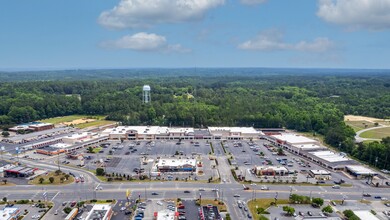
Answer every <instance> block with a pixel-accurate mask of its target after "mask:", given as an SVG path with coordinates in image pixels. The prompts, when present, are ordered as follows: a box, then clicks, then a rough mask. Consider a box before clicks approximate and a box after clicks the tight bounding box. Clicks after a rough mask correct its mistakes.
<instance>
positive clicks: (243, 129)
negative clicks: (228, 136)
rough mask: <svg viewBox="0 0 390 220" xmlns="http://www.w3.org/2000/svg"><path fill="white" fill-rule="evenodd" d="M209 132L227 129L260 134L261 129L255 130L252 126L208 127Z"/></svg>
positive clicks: (235, 131)
mask: <svg viewBox="0 0 390 220" xmlns="http://www.w3.org/2000/svg"><path fill="white" fill-rule="evenodd" d="M208 129H209V131H210V132H217V131H228V132H234V133H243V134H262V132H261V131H256V129H254V128H253V127H208Z"/></svg>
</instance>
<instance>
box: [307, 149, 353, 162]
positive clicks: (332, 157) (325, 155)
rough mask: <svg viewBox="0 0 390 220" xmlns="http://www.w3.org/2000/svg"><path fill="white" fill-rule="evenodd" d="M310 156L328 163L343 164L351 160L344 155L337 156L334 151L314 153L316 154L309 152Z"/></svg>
mask: <svg viewBox="0 0 390 220" xmlns="http://www.w3.org/2000/svg"><path fill="white" fill-rule="evenodd" d="M309 153H310V154H312V155H314V156H316V157H318V158H320V159H322V160H325V161H328V162H331V163H333V162H341V161H349V160H351V159H349V158H348V157H346V156H344V155H342V154H336V153H334V152H332V151H328V150H326V151H314V152H309Z"/></svg>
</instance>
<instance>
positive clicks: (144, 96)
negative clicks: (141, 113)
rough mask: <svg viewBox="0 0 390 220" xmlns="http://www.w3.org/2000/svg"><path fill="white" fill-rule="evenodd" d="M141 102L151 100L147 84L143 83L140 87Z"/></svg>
mask: <svg viewBox="0 0 390 220" xmlns="http://www.w3.org/2000/svg"><path fill="white" fill-rule="evenodd" d="M142 102H143V103H149V102H151V99H150V86H149V85H144V87H143V88H142Z"/></svg>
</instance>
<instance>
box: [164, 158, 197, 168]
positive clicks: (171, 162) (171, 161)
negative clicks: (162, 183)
mask: <svg viewBox="0 0 390 220" xmlns="http://www.w3.org/2000/svg"><path fill="white" fill-rule="evenodd" d="M185 164H189V165H191V166H196V160H195V159H164V158H162V159H159V160H158V163H157V165H158V166H159V167H162V166H171V167H179V166H183V165H185Z"/></svg>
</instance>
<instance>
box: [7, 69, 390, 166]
mask: <svg viewBox="0 0 390 220" xmlns="http://www.w3.org/2000/svg"><path fill="white" fill-rule="evenodd" d="M191 71H192V72H191ZM193 71H194V70H188V69H182V70H181V69H175V70H171V71H168V70H166V69H164V70H152V71H151V73H149V74H146V73H145V70H137V71H135V70H133V72H132V73H124V72H123V71H122V72H121V71H119V70H112V71H111V70H101V71H96V72H94V71H76V72H72V71H70V72H54V73H51V72H34V73H31V74H32V75H33V76H34V75H35V76H36V77H37V78H35V80H39V79H45V80H46V79H58V80H49V81H33V80H32V79H31V76H30V75H28V74H26V73H16V74H15V81H13V82H11V80H10V76H11V75H10V74H9V73H7V74H4V73H0V78H7V77H9V78H7V80H5V81H9V82H2V83H0V97H1V102H0V125H1V126H2V127H8V126H11V125H13V124H17V123H22V122H28V121H33V120H38V119H43V118H49V117H55V116H63V115H70V114H88V115H96V114H99V115H107V118H108V119H111V120H118V121H121V122H122V123H123V124H127V125H141V124H148V125H165V126H169V125H172V126H192V127H206V126H254V127H258V128H261V127H286V128H288V129H294V130H297V131H303V132H316V133H319V134H322V135H324V136H325V141H326V142H327V143H328V144H330V145H332V146H334V147H337V148H339V149H340V150H342V151H344V152H347V153H351V154H352V155H354V156H356V157H357V158H359V159H362V160H364V161H368V162H369V163H371V164H375V161H374V159H373V158H374V157H375V158H376V156H378V157H379V162H376V163H377V165H378V167H381V168H382V167H383V168H390V164H386V162H385V160H386V158H387V155H389V154H390V149H389V148H390V147H389V141H386V140H384V141H383V142H381V143H378V142H376V143H370V144H360V145H358V146H355V144H354V131H353V130H352V129H351V128H350V127H348V126H346V125H345V123H344V122H343V116H344V114H356V115H365V116H373V117H379V118H388V117H390V76H389V75H388V74H386V73H383V72H379V73H378V72H373V73H371V74H370V75H369V76H365V75H366V74H367V73H366V72H365V71H363V72H359V71H358V72H357V73H352V72H338V71H335V73H332V74H331V73H322V72H321V73H319V72H318V71H320V70H312V71H314V72H308V70H302V71H301V72H299V71H300V70H292V71H286V70H280V73H277V74H276V73H272V71H270V70H267V69H259V70H257V69H200V70H195V71H197V72H196V73H193ZM321 71H325V70H321ZM156 72H159V73H160V74H164V75H162V76H161V77H158V75H157V73H156ZM168 72H169V73H168ZM211 72H215V74H211ZM189 73H193V74H192V75H191V76H188V75H186V74H189ZM67 74H68V75H67ZM110 74H111V75H110ZM76 75H78V77H77V79H78V78H80V79H78V80H74V79H75V78H76V77H75V76H76ZM173 75H174V76H176V77H173ZM66 76H67V77H71V78H72V79H73V80H71V79H68V78H66ZM61 77H62V78H61ZM22 79H25V81H23V80H22ZM88 79H89V80H88ZM144 84H149V85H151V87H152V103H150V104H142V99H141V94H142V86H143V85H144ZM370 152H371V153H370ZM379 152H380V154H379Z"/></svg>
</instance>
